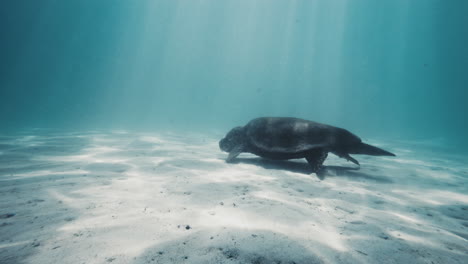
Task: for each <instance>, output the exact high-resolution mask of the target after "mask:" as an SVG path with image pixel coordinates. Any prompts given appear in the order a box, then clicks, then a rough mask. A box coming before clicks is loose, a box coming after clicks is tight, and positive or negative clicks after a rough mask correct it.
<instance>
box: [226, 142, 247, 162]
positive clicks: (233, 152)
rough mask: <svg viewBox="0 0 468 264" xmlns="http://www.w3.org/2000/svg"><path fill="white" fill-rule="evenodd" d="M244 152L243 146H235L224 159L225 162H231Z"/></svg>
mask: <svg viewBox="0 0 468 264" xmlns="http://www.w3.org/2000/svg"><path fill="white" fill-rule="evenodd" d="M242 152H244V146H243V145H238V146H235V147H234V148H233V149H231V151H230V152H229V155H228V157H227V159H226V162H232V161H233V160H234V159H235V158H236V157H237V156H239V154H241V153H242Z"/></svg>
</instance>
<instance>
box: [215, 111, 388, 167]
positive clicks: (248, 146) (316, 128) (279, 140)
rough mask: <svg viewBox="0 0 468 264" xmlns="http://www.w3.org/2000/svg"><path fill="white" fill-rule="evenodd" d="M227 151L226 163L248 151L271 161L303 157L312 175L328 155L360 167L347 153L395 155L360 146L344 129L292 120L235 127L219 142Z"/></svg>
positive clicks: (262, 119) (258, 120) (264, 120)
mask: <svg viewBox="0 0 468 264" xmlns="http://www.w3.org/2000/svg"><path fill="white" fill-rule="evenodd" d="M219 148H220V149H221V150H222V151H225V152H228V153H229V156H228V158H227V160H226V161H227V162H231V161H233V159H234V158H236V157H237V156H238V155H239V154H240V153H242V152H247V153H252V154H255V155H258V156H260V157H264V158H268V159H274V160H288V159H300V158H305V159H306V160H307V162H308V163H309V164H310V165H311V166H312V170H313V172H319V171H320V170H321V168H322V164H323V162H324V161H325V159H326V158H327V156H328V152H331V153H333V154H335V155H337V156H338V157H341V158H345V159H347V160H348V161H351V162H353V163H355V164H356V165H358V166H359V162H358V161H357V160H355V159H354V158H353V157H351V156H350V155H349V154H366V155H373V156H395V154H393V153H390V152H388V151H385V150H383V149H380V148H377V147H374V146H371V145H368V144H366V143H363V142H362V141H361V139H360V138H359V137H358V136H356V135H354V134H352V133H351V132H349V131H348V130H346V129H343V128H338V127H334V126H330V125H325V124H321V123H317V122H313V121H308V120H304V119H299V118H293V117H260V118H256V119H253V120H251V121H250V122H249V123H247V125H245V126H243V127H240V126H239V127H235V128H233V129H232V130H231V131H229V133H227V135H226V137H224V138H223V139H221V141H219Z"/></svg>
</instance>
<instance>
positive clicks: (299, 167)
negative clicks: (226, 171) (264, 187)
mask: <svg viewBox="0 0 468 264" xmlns="http://www.w3.org/2000/svg"><path fill="white" fill-rule="evenodd" d="M230 163H233V164H236V163H243V164H251V165H256V166H260V167H262V168H264V169H270V170H271V169H272V170H283V171H284V170H286V171H290V172H295V173H301V174H308V175H310V174H316V173H314V172H313V170H312V168H311V167H310V165H309V164H308V163H306V162H301V161H291V160H270V159H264V158H236V159H235V160H233V161H231V162H230ZM316 175H317V177H318V178H319V179H320V180H324V179H326V178H328V177H349V178H354V179H365V180H373V181H378V182H382V183H390V182H392V181H391V180H390V179H387V178H382V177H378V176H374V175H370V174H368V173H365V172H362V171H360V167H347V166H338V165H328V166H323V170H322V171H321V172H319V173H317V174H316Z"/></svg>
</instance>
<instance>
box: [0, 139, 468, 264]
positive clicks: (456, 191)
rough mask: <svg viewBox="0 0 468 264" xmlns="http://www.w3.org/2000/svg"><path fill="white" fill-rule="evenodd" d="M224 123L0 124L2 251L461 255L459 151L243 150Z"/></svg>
mask: <svg viewBox="0 0 468 264" xmlns="http://www.w3.org/2000/svg"><path fill="white" fill-rule="evenodd" d="M220 137H222V135H221V134H212V135H202V134H198V135H197V134H186V133H154V134H149V133H146V134H144V133H130V132H123V131H120V132H109V133H101V132H89V133H66V134H65V133H62V134H57V133H29V134H28V133H25V134H17V135H15V136H0V263H2V264H4V263H5V264H6V263H8V264H10V263H34V264H36V263H73V264H75V263H86V264H89V263H136V264H138V263H258V264H260V263H282V264H285V263H291V264H292V263H296V264H300V263H468V181H467V179H468V158H467V157H466V156H457V155H453V154H450V153H448V152H444V153H442V152H440V151H437V150H436V149H435V148H433V147H432V146H431V145H429V146H428V145H425V144H423V143H421V144H415V143H411V144H409V143H408V142H379V141H368V143H371V144H375V145H377V146H380V147H383V148H385V149H388V150H389V151H392V152H394V153H396V154H397V157H369V156H358V155H356V156H355V157H356V158H357V159H358V160H359V161H360V162H361V168H360V169H359V170H358V169H357V168H356V167H355V166H354V165H353V164H351V163H347V162H346V161H344V160H341V159H339V158H337V157H334V156H333V155H329V158H328V159H327V161H326V162H325V165H326V166H327V172H326V174H325V177H324V178H323V179H320V178H318V177H317V176H316V175H315V174H311V173H310V170H309V168H308V165H307V163H306V162H305V160H295V161H287V162H278V161H269V160H264V159H260V158H257V157H255V156H253V155H247V154H242V155H241V156H239V158H238V159H237V161H236V162H235V163H233V164H228V163H225V161H224V159H225V158H226V156H227V155H226V154H225V153H222V152H221V151H220V150H219V148H218V140H219V139H220Z"/></svg>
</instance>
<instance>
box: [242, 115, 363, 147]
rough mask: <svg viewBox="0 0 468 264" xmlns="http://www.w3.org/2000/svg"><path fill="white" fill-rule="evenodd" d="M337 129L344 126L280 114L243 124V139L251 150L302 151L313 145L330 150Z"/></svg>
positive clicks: (338, 131)
mask: <svg viewBox="0 0 468 264" xmlns="http://www.w3.org/2000/svg"><path fill="white" fill-rule="evenodd" d="M340 130H344V129H341V128H337V127H333V126H329V125H325V124H321V123H317V122H313V121H308V120H304V119H299V118H281V117H262V118H257V119H253V120H252V121H250V122H249V123H248V124H247V125H246V126H245V133H246V139H247V141H248V143H249V145H250V147H251V149H253V150H255V151H254V152H262V153H278V154H281V153H284V154H297V153H304V152H307V151H309V150H312V149H316V148H325V149H330V148H332V147H333V146H334V145H335V144H336V138H337V136H338V135H337V134H340V132H341V131H340ZM344 131H346V130H344ZM346 132H348V131H346ZM348 133H349V132H348ZM350 134H351V133H350ZM353 136H354V135H353Z"/></svg>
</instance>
